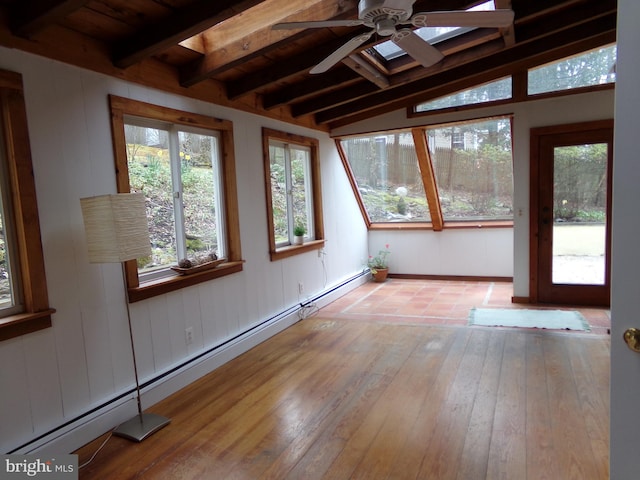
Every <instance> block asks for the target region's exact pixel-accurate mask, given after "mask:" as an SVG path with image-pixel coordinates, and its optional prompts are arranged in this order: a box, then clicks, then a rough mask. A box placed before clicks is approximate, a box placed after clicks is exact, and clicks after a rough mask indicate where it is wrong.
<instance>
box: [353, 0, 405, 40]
mask: <svg viewBox="0 0 640 480" xmlns="http://www.w3.org/2000/svg"><path fill="white" fill-rule="evenodd" d="M384 4H385V0H360V2H359V3H358V18H359V19H360V20H363V21H364V23H365V25H368V26H375V25H376V24H377V23H379V22H380V21H382V20H385V19H388V20H391V21H392V22H393V23H394V24H395V23H396V22H398V21H404V20H406V19H408V18H409V17H410V16H411V10H400V9H397V8H389V7H385V6H384ZM378 33H381V32H378ZM391 33H393V32H391ZM391 33H387V35H391Z"/></svg>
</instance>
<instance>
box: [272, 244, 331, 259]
mask: <svg viewBox="0 0 640 480" xmlns="http://www.w3.org/2000/svg"><path fill="white" fill-rule="evenodd" d="M321 248H324V240H308V241H306V242H304V243H303V244H302V245H287V246H286V247H280V248H278V249H276V251H275V252H270V255H271V261H272V262H273V261H275V260H281V259H283V258H288V257H292V256H294V255H299V254H301V253H306V252H310V251H312V250H320V249H321Z"/></svg>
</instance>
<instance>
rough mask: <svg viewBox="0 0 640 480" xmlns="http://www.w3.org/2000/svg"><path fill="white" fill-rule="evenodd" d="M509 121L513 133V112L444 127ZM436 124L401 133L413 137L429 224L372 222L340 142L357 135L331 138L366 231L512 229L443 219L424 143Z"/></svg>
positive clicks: (509, 223) (505, 224)
mask: <svg viewBox="0 0 640 480" xmlns="http://www.w3.org/2000/svg"><path fill="white" fill-rule="evenodd" d="M505 117H508V118H510V121H511V124H512V125H511V128H512V131H513V113H509V114H504V115H490V116H487V117H480V118H473V119H467V120H460V121H458V122H448V123H447V124H452V123H460V124H468V123H475V122H480V121H489V120H492V119H496V118H505ZM439 125H440V124H431V125H422V126H419V127H413V128H407V129H403V130H402V131H410V132H411V134H412V137H413V143H414V147H415V151H416V156H417V157H418V166H419V168H420V175H421V177H422V183H423V186H424V191H425V196H426V200H427V205H428V207H429V212H430V216H431V221H430V222H372V221H371V218H370V217H369V214H368V212H367V209H366V206H365V204H364V201H363V200H362V196H361V195H360V190H359V189H358V184H357V182H356V180H355V176H354V174H353V171H352V169H351V165H350V164H349V160H348V158H347V156H346V154H345V152H344V150H343V149H342V145H341V140H343V139H345V138H349V137H353V136H357V135H345V136H341V137H336V138H335V139H334V141H335V144H336V148H337V149H338V153H339V155H340V159H341V160H342V164H343V166H344V169H345V171H346V173H347V176H348V178H349V183H350V184H351V189H352V190H353V193H354V195H355V197H356V200H357V202H358V206H359V207H360V212H361V213H362V217H363V219H364V221H365V224H366V225H367V229H368V230H433V231H436V232H438V231H442V230H444V229H445V228H446V229H477V228H513V220H505V219H496V220H491V219H484V220H475V219H470V220H446V221H445V219H444V216H443V213H442V206H441V204H440V195H439V192H438V185H437V183H436V175H435V170H434V167H433V163H432V159H431V153H430V151H429V146H428V141H427V134H426V133H427V132H426V131H427V129H428V128H434V127H438V126H439ZM395 131H398V130H385V131H381V132H377V133H380V134H387V133H389V132H395ZM512 162H513V149H512Z"/></svg>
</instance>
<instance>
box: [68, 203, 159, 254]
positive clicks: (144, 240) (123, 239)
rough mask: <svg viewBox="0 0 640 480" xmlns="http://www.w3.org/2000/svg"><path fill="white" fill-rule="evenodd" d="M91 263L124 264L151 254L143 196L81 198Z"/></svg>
mask: <svg viewBox="0 0 640 480" xmlns="http://www.w3.org/2000/svg"><path fill="white" fill-rule="evenodd" d="M80 205H81V207H82V216H83V218H84V229H85V233H86V236H87V248H88V250H89V262H91V263H120V262H125V261H127V260H133V259H136V258H141V257H147V256H149V255H151V243H150V241H149V226H148V224H147V212H146V208H145V203H144V195H142V194H141V193H118V194H115V195H101V196H97V197H89V198H81V199H80Z"/></svg>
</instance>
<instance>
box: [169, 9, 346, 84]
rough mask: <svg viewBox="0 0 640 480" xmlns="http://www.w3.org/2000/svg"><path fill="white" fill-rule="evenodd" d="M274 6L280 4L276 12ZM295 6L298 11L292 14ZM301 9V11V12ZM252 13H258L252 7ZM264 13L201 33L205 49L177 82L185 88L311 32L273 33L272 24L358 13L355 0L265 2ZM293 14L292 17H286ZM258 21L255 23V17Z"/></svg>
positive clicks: (284, 31) (276, 31)
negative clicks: (266, 3)
mask: <svg viewBox="0 0 640 480" xmlns="http://www.w3.org/2000/svg"><path fill="white" fill-rule="evenodd" d="M278 5H282V7H281V8H280V10H278V9H277V8H275V7H277V6H278ZM296 5H298V7H297V8H298V10H299V11H296ZM303 7H305V10H301V9H302V8H303ZM254 10H258V7H256V8H255V9H254ZM265 10H266V11H265V13H264V14H261V12H260V11H255V12H254V11H252V14H251V15H250V16H249V15H247V16H244V17H240V18H238V21H234V22H224V23H222V24H219V25H216V26H215V27H212V28H210V29H208V30H207V31H205V32H203V33H202V35H201V37H202V44H203V45H204V49H205V50H206V52H205V54H204V56H203V57H202V58H201V59H198V60H197V61H196V62H194V63H192V64H190V65H187V66H186V67H184V68H183V69H182V70H181V72H180V83H181V84H182V85H183V86H185V87H189V86H192V85H195V84H196V83H198V82H201V81H203V80H206V79H207V78H209V77H211V76H213V75H216V74H218V73H222V72H224V71H226V70H229V69H230V68H233V67H235V66H237V65H240V64H241V63H243V62H245V61H246V60H248V59H251V58H255V57H256V56H260V55H264V54H268V53H269V52H271V51H273V50H275V49H276V48H277V47H279V46H281V45H282V44H284V42H291V41H295V40H296V39H297V38H300V37H302V36H306V35H309V34H311V33H312V30H306V31H302V32H301V31H300V30H273V29H272V28H271V27H272V25H274V24H276V23H281V22H293V21H301V22H302V21H311V20H323V19H332V20H335V19H346V18H355V17H356V16H357V12H358V2H357V0H344V1H342V2H336V1H335V0H321V1H320V2H318V3H312V2H310V1H309V0H289V1H288V2H282V3H280V4H276V5H273V4H271V3H269V4H268V5H267V6H266V7H265ZM291 11H296V13H294V14H292V15H287V13H290V12H291ZM256 17H258V18H259V19H260V21H259V23H257V22H256V20H255V18H256Z"/></svg>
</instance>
